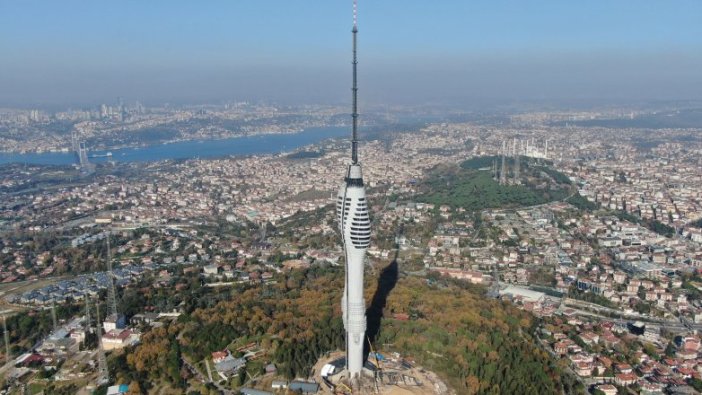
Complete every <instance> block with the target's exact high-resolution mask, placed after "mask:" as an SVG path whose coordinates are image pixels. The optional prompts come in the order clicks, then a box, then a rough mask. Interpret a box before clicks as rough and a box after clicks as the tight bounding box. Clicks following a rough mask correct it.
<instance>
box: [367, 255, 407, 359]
mask: <svg viewBox="0 0 702 395" xmlns="http://www.w3.org/2000/svg"><path fill="white" fill-rule="evenodd" d="M399 253H400V250H399V247H396V248H395V256H394V257H393V260H392V262H390V264H388V265H387V266H386V267H385V268H384V269H383V270H382V271H381V272H380V276H379V277H378V287H377V288H376V289H375V294H374V295H373V299H372V300H371V304H370V306H368V308H367V309H366V341H365V342H364V345H363V360H364V361H365V360H367V359H368V354H369V353H370V344H368V340H370V342H371V343H374V342H375V340H376V338H377V336H378V333H379V332H380V323H381V321H382V319H383V310H384V309H385V305H386V304H387V300H388V295H390V292H391V291H392V290H393V288H395V285H396V284H397V279H398V275H399V269H398V265H397V257H398V255H399Z"/></svg>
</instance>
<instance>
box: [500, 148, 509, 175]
mask: <svg viewBox="0 0 702 395" xmlns="http://www.w3.org/2000/svg"><path fill="white" fill-rule="evenodd" d="M506 150H507V148H506V146H505V142H504V141H502V166H501V167H500V185H505V184H507V166H506V165H505V151H506Z"/></svg>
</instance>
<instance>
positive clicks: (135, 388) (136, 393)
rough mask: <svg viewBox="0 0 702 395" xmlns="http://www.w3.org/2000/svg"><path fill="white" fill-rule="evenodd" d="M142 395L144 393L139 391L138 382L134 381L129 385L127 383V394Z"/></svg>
mask: <svg viewBox="0 0 702 395" xmlns="http://www.w3.org/2000/svg"><path fill="white" fill-rule="evenodd" d="M143 393H144V391H142V390H141V385H139V382H138V381H136V380H134V381H132V382H131V383H129V389H128V390H127V394H129V395H141V394H143Z"/></svg>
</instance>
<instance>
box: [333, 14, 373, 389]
mask: <svg viewBox="0 0 702 395" xmlns="http://www.w3.org/2000/svg"><path fill="white" fill-rule="evenodd" d="M351 32H352V33H353V62H352V66H353V85H352V88H351V93H352V103H353V104H352V113H351V119H352V122H353V123H352V137H351V164H350V165H349V167H348V169H347V170H346V177H345V178H344V183H343V184H342V185H341V188H340V189H339V195H338V198H337V203H336V209H337V219H338V221H339V231H340V232H341V235H342V237H343V238H342V241H343V245H344V254H345V258H346V259H345V261H346V282H345V284H344V294H343V296H342V300H341V311H342V316H343V319H344V328H345V329H346V370H347V371H348V374H349V379H350V380H351V382H352V384H353V383H356V384H357V383H358V380H359V379H360V376H361V370H362V369H363V365H364V361H363V342H364V338H365V333H366V302H365V300H364V298H363V266H364V261H365V259H366V250H367V249H368V246H369V245H370V218H369V216H368V203H367V201H366V190H365V187H364V186H363V176H362V173H361V165H360V163H359V162H358V135H357V133H358V102H357V93H358V87H357V82H356V65H357V64H358V62H357V60H356V33H358V27H357V24H356V1H354V3H353V29H352V30H351Z"/></svg>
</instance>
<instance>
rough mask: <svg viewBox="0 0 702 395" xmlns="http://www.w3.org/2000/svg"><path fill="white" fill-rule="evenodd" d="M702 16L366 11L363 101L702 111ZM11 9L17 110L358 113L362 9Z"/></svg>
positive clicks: (608, 6) (555, 6)
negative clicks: (701, 19)
mask: <svg viewBox="0 0 702 395" xmlns="http://www.w3.org/2000/svg"><path fill="white" fill-rule="evenodd" d="M701 8H702V6H701V5H700V3H698V2H692V1H687V2H675V3H671V4H663V5H662V4H652V3H641V2H635V1H620V2H616V3H612V2H605V1H596V2H588V3H587V4H584V3H583V4H561V2H555V1H542V2H535V3H531V4H529V5H525V4H520V3H518V2H509V1H507V2H490V3H489V4H488V3H485V4H475V3H472V4H469V3H464V2H459V1H447V2H442V3H441V4H429V3H424V2H419V1H409V2H402V3H401V4H400V3H399V2H381V3H377V2H375V3H368V4H362V12H363V13H364V15H365V19H364V21H363V22H364V23H363V24H362V25H361V26H360V28H361V30H362V31H364V32H367V33H368V34H367V35H366V36H365V37H364V40H362V41H361V42H360V43H359V45H360V46H361V48H362V49H363V51H364V57H363V58H361V59H360V61H361V63H362V64H364V68H363V69H362V71H361V74H360V81H361V85H360V88H361V89H363V90H364V93H365V95H364V96H365V100H366V101H367V102H369V103H378V102H383V103H386V102H391V103H399V104H406V103H411V104H417V103H428V102H430V103H431V102H456V101H458V102H465V103H470V104H480V103H481V102H485V101H515V100H540V101H549V100H550V101H556V100H560V99H569V100H582V101H588V100H613V101H616V100H622V101H624V100H629V99H637V100H646V99H700V98H701V97H700V94H699V92H700V91H702V89H700V87H702V77H700V75H699V73H698V72H697V70H699V69H701V68H702V56H701V55H700V53H699V48H700V47H702V45H701V44H702V28H701V27H700V25H699V24H698V23H697V21H696V20H695V16H696V15H700V11H702V9H701ZM0 11H1V12H0V15H1V16H0V26H1V27H0V33H1V34H2V36H3V37H11V38H12V39H6V40H2V41H0V51H2V52H3V53H5V54H8V56H5V57H4V58H5V61H4V62H3V64H2V65H0V105H2V106H12V105H36V106H39V105H58V104H64V105H79V104H86V103H90V104H94V103H99V102H101V101H108V100H114V98H115V97H118V96H121V97H125V98H131V99H135V100H136V99H139V100H143V101H146V102H149V101H151V102H155V101H156V102H167V101H171V102H189V103H192V102H202V101H217V100H226V99H253V100H257V99H264V100H276V101H280V102H288V103H295V102H297V103H299V102H305V103H322V102H334V103H342V102H346V101H347V100H348V93H347V92H348V91H347V86H348V76H347V75H346V74H345V70H346V68H347V66H348V59H346V48H345V45H343V44H346V43H347V42H348V37H346V36H345V34H346V33H348V30H349V29H350V27H349V29H346V26H347V25H348V21H347V20H346V19H345V16H346V15H347V14H348V11H349V5H348V4H344V3H337V2H303V3H296V2H282V1H276V2H266V3H255V2H208V3H206V4H192V3H186V2H168V3H167V4H166V3H164V2H153V3H148V4H143V3H138V2H131V3H126V4H123V3H120V4H90V3H86V2H61V3H56V2H48V1H31V2H16V3H8V2H5V3H3V4H2V5H0ZM339 26H343V27H344V28H343V29H340V28H339ZM411 89H412V90H411ZM413 92H421V94H417V93H413Z"/></svg>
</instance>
